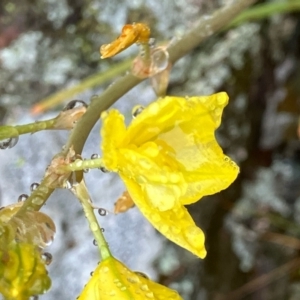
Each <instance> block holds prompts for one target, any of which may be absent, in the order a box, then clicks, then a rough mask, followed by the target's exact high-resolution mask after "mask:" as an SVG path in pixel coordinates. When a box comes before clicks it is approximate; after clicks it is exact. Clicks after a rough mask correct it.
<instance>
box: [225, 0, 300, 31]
mask: <svg viewBox="0 0 300 300" xmlns="http://www.w3.org/2000/svg"><path fill="white" fill-rule="evenodd" d="M299 9H300V2H299V0H296V1H284V2H283V1H281V2H269V3H262V4H258V5H255V6H254V7H253V8H250V9H247V10H245V11H243V12H242V13H241V14H240V15H238V16H237V17H236V18H235V19H234V20H233V21H232V22H231V23H230V24H229V25H228V27H233V26H237V25H240V24H241V23H244V22H247V21H255V20H259V19H263V18H267V17H269V16H272V15H274V14H279V13H281V14H282V13H286V12H291V11H296V10H299Z"/></svg>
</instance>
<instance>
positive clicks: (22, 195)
mask: <svg viewBox="0 0 300 300" xmlns="http://www.w3.org/2000/svg"><path fill="white" fill-rule="evenodd" d="M27 198H28V195H26V194H21V195H20V196H19V198H18V202H21V201H25V200H26V199H27Z"/></svg>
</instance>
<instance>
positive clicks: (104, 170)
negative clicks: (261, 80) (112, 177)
mask: <svg viewBox="0 0 300 300" xmlns="http://www.w3.org/2000/svg"><path fill="white" fill-rule="evenodd" d="M99 170H100V171H101V172H103V173H109V171H108V170H107V169H106V168H104V167H100V168H99Z"/></svg>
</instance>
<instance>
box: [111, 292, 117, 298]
mask: <svg viewBox="0 0 300 300" xmlns="http://www.w3.org/2000/svg"><path fill="white" fill-rule="evenodd" d="M116 294H117V293H116V292H115V291H110V292H109V296H111V297H113V296H116Z"/></svg>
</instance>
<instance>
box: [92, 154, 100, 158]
mask: <svg viewBox="0 0 300 300" xmlns="http://www.w3.org/2000/svg"><path fill="white" fill-rule="evenodd" d="M99 157H100V155H99V154H97V153H94V154H92V155H91V159H97V158H99Z"/></svg>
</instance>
